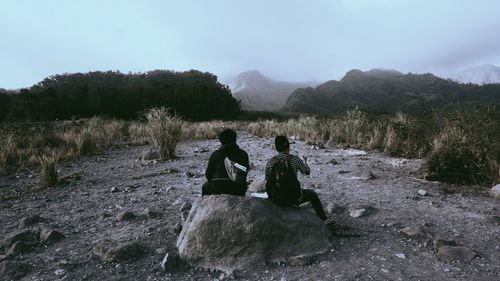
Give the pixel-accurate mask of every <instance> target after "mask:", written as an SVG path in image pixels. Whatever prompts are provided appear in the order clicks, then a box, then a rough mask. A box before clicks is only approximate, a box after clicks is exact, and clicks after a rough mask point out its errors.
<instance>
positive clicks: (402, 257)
mask: <svg viewBox="0 0 500 281" xmlns="http://www.w3.org/2000/svg"><path fill="white" fill-rule="evenodd" d="M395 256H396V257H398V258H400V259H406V255H405V254H403V253H400V254H395Z"/></svg>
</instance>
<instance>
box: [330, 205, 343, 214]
mask: <svg viewBox="0 0 500 281" xmlns="http://www.w3.org/2000/svg"><path fill="white" fill-rule="evenodd" d="M326 211H327V213H328V214H330V215H331V214H341V213H343V212H344V211H345V207H342V206H339V205H336V204H335V203H330V204H328V206H327V207H326Z"/></svg>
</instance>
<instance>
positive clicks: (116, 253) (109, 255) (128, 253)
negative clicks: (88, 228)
mask: <svg viewBox="0 0 500 281" xmlns="http://www.w3.org/2000/svg"><path fill="white" fill-rule="evenodd" d="M93 252H94V255H96V256H97V257H99V258H100V259H101V260H103V261H106V262H116V261H126V260H136V259H139V258H141V257H142V256H144V254H145V253H146V252H147V248H146V246H144V245H143V244H141V243H139V242H137V241H132V242H125V243H121V244H120V243H117V242H111V241H109V240H104V241H101V242H99V243H98V244H97V245H95V246H94V251H93Z"/></svg>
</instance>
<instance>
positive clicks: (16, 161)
mask: <svg viewBox="0 0 500 281" xmlns="http://www.w3.org/2000/svg"><path fill="white" fill-rule="evenodd" d="M20 162H21V155H20V151H19V149H18V147H17V144H16V142H15V140H14V136H13V135H11V134H9V135H7V136H6V137H5V138H4V139H3V140H0V174H2V173H3V174H5V173H9V172H12V171H15V170H16V169H17V167H18V166H19V165H20Z"/></svg>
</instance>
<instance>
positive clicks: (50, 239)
mask: <svg viewBox="0 0 500 281" xmlns="http://www.w3.org/2000/svg"><path fill="white" fill-rule="evenodd" d="M64 238H65V236H64V234H62V233H61V232H59V231H57V230H53V229H42V231H41V232H40V242H42V243H45V244H52V243H54V242H57V241H59V240H62V239H64Z"/></svg>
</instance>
